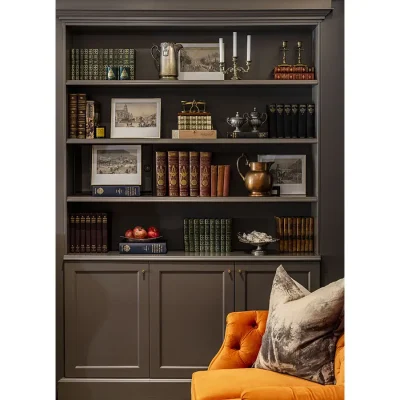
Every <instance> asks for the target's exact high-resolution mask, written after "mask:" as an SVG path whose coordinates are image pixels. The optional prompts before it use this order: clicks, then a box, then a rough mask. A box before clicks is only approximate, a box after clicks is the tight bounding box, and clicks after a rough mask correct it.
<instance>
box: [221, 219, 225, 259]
mask: <svg viewBox="0 0 400 400" xmlns="http://www.w3.org/2000/svg"><path fill="white" fill-rule="evenodd" d="M220 224H221V253H225V251H226V247H225V240H226V239H225V237H226V223H225V219H224V218H222V219H221V222H220Z"/></svg>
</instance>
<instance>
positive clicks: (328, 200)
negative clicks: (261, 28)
mask: <svg viewBox="0 0 400 400" xmlns="http://www.w3.org/2000/svg"><path fill="white" fill-rule="evenodd" d="M332 7H333V8H334V10H333V11H332V12H331V13H330V14H329V15H328V16H327V17H326V19H325V21H324V22H322V24H321V76H320V80H321V193H320V200H321V232H320V243H321V255H322V266H321V284H322V285H326V284H328V283H330V282H333V281H335V280H337V279H340V278H342V277H343V276H344V1H343V0H342V1H339V0H334V1H333V2H332Z"/></svg>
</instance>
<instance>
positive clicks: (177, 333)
mask: <svg viewBox="0 0 400 400" xmlns="http://www.w3.org/2000/svg"><path fill="white" fill-rule="evenodd" d="M228 271H230V272H228ZM150 292H151V298H150V332H151V339H150V340H151V342H150V375H151V377H152V378H190V377H191V375H192V373H193V372H195V371H198V370H204V369H207V367H208V365H209V363H210V361H211V359H212V358H213V357H214V355H215V354H216V352H217V351H218V349H219V348H220V346H221V344H222V341H223V337H224V332H225V319H226V315H227V314H228V313H230V312H232V311H233V305H234V270H233V264H229V263H215V264H211V263H208V264H203V263H197V262H193V263H185V264H184V265H183V264H181V263H157V264H151V265H150Z"/></svg>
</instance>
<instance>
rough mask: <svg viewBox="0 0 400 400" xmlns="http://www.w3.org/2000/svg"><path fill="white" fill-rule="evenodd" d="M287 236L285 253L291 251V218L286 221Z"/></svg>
mask: <svg viewBox="0 0 400 400" xmlns="http://www.w3.org/2000/svg"><path fill="white" fill-rule="evenodd" d="M287 236H288V249H287V251H292V240H293V223H292V218H290V217H288V219H287Z"/></svg>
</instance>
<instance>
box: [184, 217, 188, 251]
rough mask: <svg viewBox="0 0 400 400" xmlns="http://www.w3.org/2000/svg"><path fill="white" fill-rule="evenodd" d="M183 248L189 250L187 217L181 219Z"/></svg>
mask: <svg viewBox="0 0 400 400" xmlns="http://www.w3.org/2000/svg"><path fill="white" fill-rule="evenodd" d="M183 248H184V250H185V252H188V251H190V250H189V219H188V218H184V219H183Z"/></svg>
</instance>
